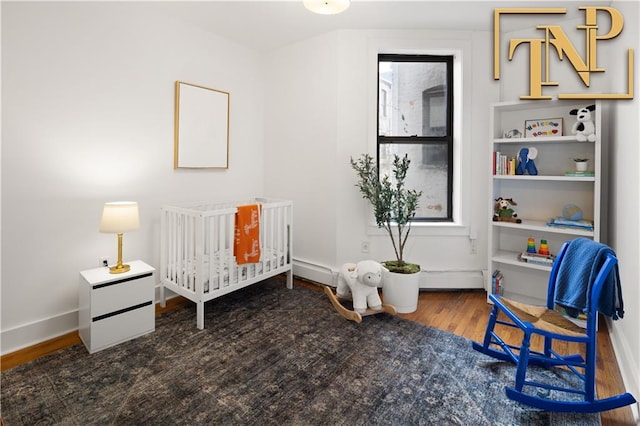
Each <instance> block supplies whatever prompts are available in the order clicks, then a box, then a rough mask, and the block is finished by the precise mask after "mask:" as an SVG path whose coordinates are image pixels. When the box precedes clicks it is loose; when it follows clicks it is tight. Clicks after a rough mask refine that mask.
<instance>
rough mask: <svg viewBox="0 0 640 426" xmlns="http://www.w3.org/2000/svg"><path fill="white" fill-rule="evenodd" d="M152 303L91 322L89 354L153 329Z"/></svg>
mask: <svg viewBox="0 0 640 426" xmlns="http://www.w3.org/2000/svg"><path fill="white" fill-rule="evenodd" d="M154 314H155V307H154V306H153V303H151V304H149V305H146V306H142V307H140V308H137V309H133V310H131V311H127V312H123V313H120V314H117V315H113V316H108V317H106V318H102V319H98V320H97V321H92V325H91V327H92V334H91V352H92V353H93V352H95V351H98V350H100V349H104V348H106V347H109V346H113V345H116V344H118V343H120V342H124V341H126V340H129V339H133V338H135V337H138V336H141V335H143V334H147V333H150V332H152V331H153V330H154V329H155V321H154V319H155V318H154Z"/></svg>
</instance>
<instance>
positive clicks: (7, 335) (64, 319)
mask: <svg viewBox="0 0 640 426" xmlns="http://www.w3.org/2000/svg"><path fill="white" fill-rule="evenodd" d="M75 330H78V311H77V310H74V311H70V312H65V313H63V314H60V315H56V316H54V317H50V318H45V319H43V320H39V321H34V322H32V323H29V324H22V325H20V326H17V327H14V328H11V329H8V330H3V331H2V334H1V335H0V341H1V342H2V348H1V350H0V354H1V355H6V354H8V353H11V352H15V351H18V350H20V349H24V348H27V347H29V346H33V345H36V344H38V343H41V342H44V341H46V340H49V339H52V338H55V337H58V336H62V335H64V334H67V333H71V332H73V331H75Z"/></svg>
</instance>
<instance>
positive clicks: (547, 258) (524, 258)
mask: <svg viewBox="0 0 640 426" xmlns="http://www.w3.org/2000/svg"><path fill="white" fill-rule="evenodd" d="M518 260H519V261H521V262H526V263H532V264H534V265H542V266H551V265H553V261H554V260H555V256H554V255H552V254H539V253H529V252H527V251H524V252H522V253H520V254H519V255H518Z"/></svg>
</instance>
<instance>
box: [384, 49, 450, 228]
mask: <svg viewBox="0 0 640 426" xmlns="http://www.w3.org/2000/svg"><path fill="white" fill-rule="evenodd" d="M405 153H406V154H408V155H409V158H410V159H411V166H410V168H409V173H408V175H407V187H408V188H410V189H416V190H421V191H422V197H420V204H419V206H418V211H417V213H416V217H415V218H414V220H419V221H441V222H443V221H447V222H451V221H453V206H452V199H453V190H452V186H453V56H434V55H395V54H380V55H378V167H379V169H380V174H381V175H382V174H391V167H392V165H393V156H394V154H397V155H400V156H404V154H405Z"/></svg>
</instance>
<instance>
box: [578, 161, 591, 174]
mask: <svg viewBox="0 0 640 426" xmlns="http://www.w3.org/2000/svg"><path fill="white" fill-rule="evenodd" d="M575 163H576V171H578V172H584V171H586V170H587V166H588V165H589V162H588V161H576V162H575Z"/></svg>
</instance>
